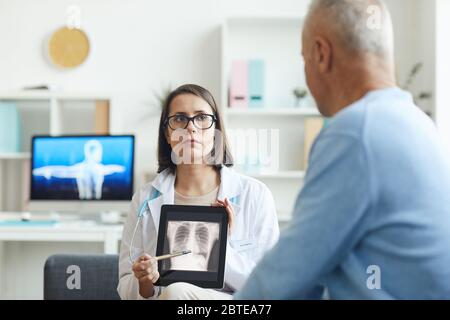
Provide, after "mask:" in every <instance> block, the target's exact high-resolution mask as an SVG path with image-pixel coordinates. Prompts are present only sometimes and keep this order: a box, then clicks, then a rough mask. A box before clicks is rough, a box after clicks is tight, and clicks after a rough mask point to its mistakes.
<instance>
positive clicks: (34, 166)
mask: <svg viewBox="0 0 450 320" xmlns="http://www.w3.org/2000/svg"><path fill="white" fill-rule="evenodd" d="M133 165H134V136H131V135H127V136H95V135H93V136H58V137H52V136H36V137H33V141H32V160H31V194H30V199H31V200H109V201H111V200H122V201H123V200H130V199H131V197H132V195H133Z"/></svg>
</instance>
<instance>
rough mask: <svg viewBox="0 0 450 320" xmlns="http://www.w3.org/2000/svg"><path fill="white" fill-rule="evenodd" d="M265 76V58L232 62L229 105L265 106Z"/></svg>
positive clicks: (245, 106) (243, 106)
mask: <svg viewBox="0 0 450 320" xmlns="http://www.w3.org/2000/svg"><path fill="white" fill-rule="evenodd" d="M264 77H265V74H264V61H263V60H260V59H254V60H234V61H233V62H232V64H231V77H230V97H229V98H230V99H229V107H230V108H260V107H263V106H264V96H265V94H264V91H265V90H264Z"/></svg>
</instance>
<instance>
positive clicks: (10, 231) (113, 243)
mask: <svg viewBox="0 0 450 320" xmlns="http://www.w3.org/2000/svg"><path fill="white" fill-rule="evenodd" d="M6 215H8V216H9V217H10V216H11V213H8V214H6V213H0V220H1V219H2V216H3V217H5V216H6ZM122 229H123V226H122V225H104V224H103V225H102V224H99V223H95V222H94V221H82V220H80V221H73V220H72V221H61V222H56V223H49V224H48V225H46V224H45V223H43V224H40V225H39V224H38V225H33V224H32V223H31V224H23V225H21V224H20V223H18V224H17V225H3V226H2V225H0V299H5V298H6V299H41V298H42V296H43V268H44V264H45V260H46V259H47V258H48V256H50V255H51V254H55V253H69V254H70V253H84V254H89V253H105V254H117V253H118V252H119V241H120V239H121V237H122ZM92 243H95V244H92ZM99 244H100V247H99ZM19 275H20V276H19Z"/></svg>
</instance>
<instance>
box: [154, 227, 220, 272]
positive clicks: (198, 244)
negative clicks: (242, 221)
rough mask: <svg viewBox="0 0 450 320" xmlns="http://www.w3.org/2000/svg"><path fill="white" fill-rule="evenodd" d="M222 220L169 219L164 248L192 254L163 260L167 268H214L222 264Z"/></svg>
mask: <svg viewBox="0 0 450 320" xmlns="http://www.w3.org/2000/svg"><path fill="white" fill-rule="evenodd" d="M219 227H220V225H219V223H216V222H201V221H169V222H168V224H167V234H166V243H165V246H164V247H165V248H164V251H165V252H167V253H169V252H170V253H174V252H178V251H183V250H191V253H189V254H186V255H183V256H179V257H174V258H171V259H168V260H165V261H164V262H163V269H165V270H185V271H211V272H215V271H217V269H218V264H219V250H218V249H219V230H220V228H219Z"/></svg>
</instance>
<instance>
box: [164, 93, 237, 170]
mask: <svg viewBox="0 0 450 320" xmlns="http://www.w3.org/2000/svg"><path fill="white" fill-rule="evenodd" d="M182 94H193V95H195V96H197V97H200V98H202V99H203V100H205V101H206V102H207V103H208V104H209V105H210V106H211V109H212V111H213V114H214V116H215V117H216V122H215V129H216V130H218V131H220V133H221V134H220V136H219V137H218V136H217V135H215V139H216V140H217V139H219V140H220V141H215V142H214V147H213V150H212V151H211V157H212V158H213V159H214V164H213V165H214V166H215V167H216V168H217V169H221V168H222V166H226V167H232V166H233V157H232V155H231V152H230V146H229V143H228V139H227V135H226V132H225V126H224V123H223V118H222V114H221V112H220V110H219V108H218V107H217V104H216V101H215V100H214V97H213V95H212V94H211V93H210V92H209V91H208V90H206V89H205V88H203V87H200V86H198V85H195V84H186V85H182V86H181V87H178V88H177V89H175V90H174V91H172V92H171V93H170V94H169V95H168V96H167V98H166V99H165V101H164V104H163V108H162V112H161V118H160V121H159V133H158V173H160V172H162V171H164V170H165V169H167V168H170V171H171V172H172V173H174V172H175V169H176V167H177V166H176V164H174V163H173V162H172V158H171V154H172V147H171V146H170V144H169V143H168V142H167V139H166V134H165V133H166V130H167V126H166V120H167V118H168V117H169V115H170V105H171V104H172V101H173V100H174V99H175V98H176V97H177V96H179V95H182ZM217 146H218V148H217ZM216 149H220V150H216Z"/></svg>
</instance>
